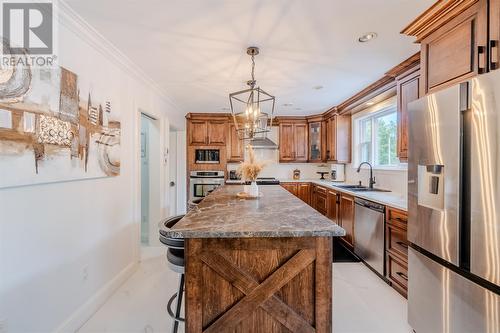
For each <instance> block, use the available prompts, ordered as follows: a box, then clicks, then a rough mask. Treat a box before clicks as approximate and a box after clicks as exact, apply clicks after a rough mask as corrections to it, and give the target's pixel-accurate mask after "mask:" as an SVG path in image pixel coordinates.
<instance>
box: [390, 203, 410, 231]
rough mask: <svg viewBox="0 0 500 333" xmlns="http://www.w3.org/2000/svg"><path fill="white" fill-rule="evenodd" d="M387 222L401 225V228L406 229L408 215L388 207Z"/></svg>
mask: <svg viewBox="0 0 500 333" xmlns="http://www.w3.org/2000/svg"><path fill="white" fill-rule="evenodd" d="M387 222H389V223H395V224H399V225H401V227H403V228H406V225H407V224H408V214H407V213H406V212H404V211H402V210H399V209H394V208H390V207H388V208H387Z"/></svg>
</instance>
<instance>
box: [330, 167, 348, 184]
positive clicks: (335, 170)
mask: <svg viewBox="0 0 500 333" xmlns="http://www.w3.org/2000/svg"><path fill="white" fill-rule="evenodd" d="M330 179H331V180H332V182H343V181H345V165H344V164H332V166H331V170H330Z"/></svg>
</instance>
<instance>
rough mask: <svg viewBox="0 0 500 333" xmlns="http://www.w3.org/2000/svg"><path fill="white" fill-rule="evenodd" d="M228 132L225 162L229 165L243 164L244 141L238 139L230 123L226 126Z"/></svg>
mask: <svg viewBox="0 0 500 333" xmlns="http://www.w3.org/2000/svg"><path fill="white" fill-rule="evenodd" d="M228 129H229V132H228V134H227V145H226V147H227V161H228V162H230V163H234V162H243V160H244V159H245V146H244V141H243V140H240V139H239V138H238V133H237V132H236V126H235V125H234V124H233V123H230V124H229V126H228Z"/></svg>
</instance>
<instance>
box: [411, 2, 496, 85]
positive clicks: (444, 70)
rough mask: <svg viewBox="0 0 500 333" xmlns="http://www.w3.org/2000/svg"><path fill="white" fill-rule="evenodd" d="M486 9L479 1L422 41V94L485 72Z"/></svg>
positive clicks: (484, 4) (484, 3)
mask: <svg viewBox="0 0 500 333" xmlns="http://www.w3.org/2000/svg"><path fill="white" fill-rule="evenodd" d="M486 11H487V8H486V1H485V0H481V1H478V2H477V3H476V4H475V5H473V6H471V7H470V8H468V9H467V10H465V11H463V12H462V13H461V14H460V15H458V16H456V17H455V18H453V19H452V20H450V21H449V22H448V23H446V24H445V25H443V26H442V27H440V28H439V29H438V30H436V31H435V32H434V33H432V34H431V35H429V36H428V37H426V38H424V39H423V40H422V42H421V46H422V48H421V61H422V69H423V70H422V82H421V85H422V86H421V91H422V92H423V93H424V94H427V93H429V92H433V91H435V90H439V89H442V88H444V87H447V86H450V85H453V84H456V83H458V82H461V81H463V80H466V79H468V78H471V77H473V76H475V75H477V74H481V73H483V72H485V71H486V67H487V59H486V55H487V50H486V39H487V32H486V31H487V12H486Z"/></svg>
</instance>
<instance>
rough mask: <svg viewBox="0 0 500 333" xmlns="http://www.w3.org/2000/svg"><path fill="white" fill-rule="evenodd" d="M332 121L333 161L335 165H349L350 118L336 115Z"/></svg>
mask: <svg viewBox="0 0 500 333" xmlns="http://www.w3.org/2000/svg"><path fill="white" fill-rule="evenodd" d="M334 121H335V122H334V124H333V126H334V128H335V130H334V135H335V139H334V140H335V144H334V149H333V160H334V161H335V162H337V163H351V116H350V115H337V116H335V119H334Z"/></svg>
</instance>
